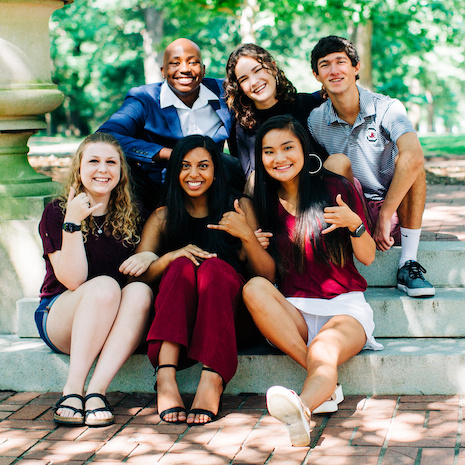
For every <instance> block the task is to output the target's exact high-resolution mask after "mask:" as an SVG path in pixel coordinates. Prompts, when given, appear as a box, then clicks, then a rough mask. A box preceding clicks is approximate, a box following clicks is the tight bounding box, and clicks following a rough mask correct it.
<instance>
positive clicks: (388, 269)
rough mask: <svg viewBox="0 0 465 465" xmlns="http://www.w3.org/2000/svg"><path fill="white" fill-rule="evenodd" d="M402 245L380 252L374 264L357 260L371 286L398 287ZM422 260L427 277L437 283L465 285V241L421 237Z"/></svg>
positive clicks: (434, 283)
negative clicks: (397, 280) (424, 238)
mask: <svg viewBox="0 0 465 465" xmlns="http://www.w3.org/2000/svg"><path fill="white" fill-rule="evenodd" d="M400 252H401V248H400V247H392V248H391V250H389V251H387V252H376V259H375V261H374V262H373V263H372V264H371V265H370V266H365V265H362V264H361V263H358V262H357V264H356V265H357V268H358V270H359V271H360V273H361V274H362V276H363V277H364V278H365V279H366V280H367V282H368V285H369V286H383V287H395V286H396V285H397V282H396V277H397V266H398V264H399V258H400ZM417 258H418V262H419V263H420V264H421V265H422V266H423V267H424V268H425V269H426V270H427V274H426V275H425V277H426V279H427V280H428V281H429V282H430V283H431V284H433V285H434V286H435V287H465V266H464V264H465V242H458V241H457V242H452V241H451V242H449V241H436V242H426V241H421V242H420V246H419V248H418V257H417Z"/></svg>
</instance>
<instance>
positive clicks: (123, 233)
mask: <svg viewBox="0 0 465 465" xmlns="http://www.w3.org/2000/svg"><path fill="white" fill-rule="evenodd" d="M96 143H104V144H109V145H111V146H113V147H114V148H115V150H116V151H117V152H118V154H119V157H120V162H121V163H120V164H121V172H120V180H119V182H118V185H117V186H116V187H115V188H114V189H113V190H112V192H111V196H110V202H109V205H108V208H109V210H108V213H107V215H106V219H105V223H104V232H105V234H112V235H113V237H114V238H115V239H117V240H119V241H124V242H125V243H127V244H128V245H136V244H138V243H139V242H140V235H139V232H140V226H141V217H140V214H139V209H138V208H137V207H136V205H135V204H134V201H133V194H132V189H131V184H130V180H129V168H128V165H127V163H126V158H125V156H124V152H123V149H122V148H121V145H120V144H119V142H118V141H117V140H116V139H115V138H114V137H113V136H112V135H111V134H107V133H104V132H96V133H95V134H91V135H90V136H87V137H86V138H85V139H84V140H83V141H82V142H81V144H80V145H79V147H78V149H77V150H76V153H75V155H74V156H73V158H72V159H71V164H70V167H69V173H68V178H67V179H66V181H65V182H64V184H63V193H62V195H61V196H60V207H61V208H62V210H63V212H65V211H66V206H67V199H68V195H69V190H70V188H71V187H73V188H74V190H75V191H76V195H78V194H80V193H81V192H84V185H83V184H82V180H81V160H82V156H83V154H84V151H85V149H86V147H87V146H88V145H90V144H96ZM92 218H93V217H92V215H89V216H88V217H87V218H86V219H85V220H84V221H83V222H82V223H81V230H82V234H83V236H84V241H85V240H86V239H87V236H88V234H89V233H92V234H94V235H96V234H97V229H98V228H97V225H96V224H95V221H93V219H92Z"/></svg>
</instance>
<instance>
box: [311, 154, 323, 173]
mask: <svg viewBox="0 0 465 465" xmlns="http://www.w3.org/2000/svg"><path fill="white" fill-rule="evenodd" d="M308 156H309V157H315V158H316V159H317V160H318V168H317V169H316V170H314V171H309V172H308V174H317V173H319V172H320V170H321V168H323V162H322V161H321V158H320V157H319V156H318V155H316V154H315V153H309V154H308Z"/></svg>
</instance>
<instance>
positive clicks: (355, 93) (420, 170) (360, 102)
mask: <svg viewBox="0 0 465 465" xmlns="http://www.w3.org/2000/svg"><path fill="white" fill-rule="evenodd" d="M311 63H312V70H313V74H314V76H315V78H316V79H317V80H318V81H319V82H321V84H322V85H323V88H324V90H325V91H326V93H327V94H328V97H329V99H328V101H327V102H325V103H324V104H323V105H321V106H320V107H319V108H316V109H314V110H313V111H312V112H311V113H310V116H309V118H308V126H309V129H310V133H311V134H312V135H313V137H314V138H315V139H316V140H317V141H318V142H319V143H320V144H321V145H323V146H324V147H325V149H326V150H327V151H328V153H329V154H330V155H331V154H335V153H343V154H345V155H347V156H348V157H349V160H350V163H351V167H352V172H353V176H354V177H355V178H356V179H355V183H356V185H357V182H358V181H360V184H361V189H362V190H363V195H364V199H365V203H366V206H367V211H368V214H369V216H370V220H371V222H372V225H373V227H372V231H371V232H372V236H373V239H374V240H375V242H376V246H377V248H378V250H389V249H390V248H391V247H392V246H393V245H394V244H401V245H402V253H401V258H400V262H399V270H398V272H397V287H398V288H399V289H401V290H403V291H405V292H406V293H407V294H408V295H409V296H412V297H424V296H432V295H434V292H435V290H434V287H433V286H432V285H431V284H430V283H429V282H428V281H426V280H425V278H424V276H423V273H425V272H426V270H425V269H424V268H423V267H422V266H421V265H420V264H419V263H418V262H417V251H418V244H419V242H420V233H421V219H422V216H423V210H424V208H425V199H426V180H425V170H424V167H423V161H424V160H423V151H422V148H421V145H420V141H419V139H418V136H417V134H416V133H415V130H414V128H413V126H412V123H411V122H410V121H409V120H408V118H407V114H406V111H405V108H404V106H403V105H402V103H401V102H400V101H399V100H396V99H391V98H390V97H387V96H385V95H381V94H375V93H373V92H370V91H367V90H365V89H362V88H360V87H358V86H357V85H356V81H357V79H358V78H359V76H358V73H359V70H360V59H359V56H358V54H357V51H356V50H355V47H354V45H353V44H352V43H351V42H350V41H348V40H347V39H344V38H342V37H337V36H329V37H324V38H323V39H321V40H320V41H319V42H318V44H317V45H316V46H315V48H314V49H313V51H312V57H311ZM357 180H358V181H357Z"/></svg>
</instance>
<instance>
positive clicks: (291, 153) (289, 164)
mask: <svg viewBox="0 0 465 465" xmlns="http://www.w3.org/2000/svg"><path fill="white" fill-rule="evenodd" d="M262 161H263V166H264V168H265V171H266V172H267V173H268V174H269V176H271V177H272V178H273V179H276V180H277V181H279V182H281V183H292V182H298V181H299V177H300V172H301V171H302V168H303V166H304V151H303V149H302V144H301V143H300V140H299V139H298V137H297V136H296V135H295V134H294V133H293V132H292V131H290V130H289V129H272V130H271V131H269V132H267V133H266V134H265V136H264V137H263V141H262Z"/></svg>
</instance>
